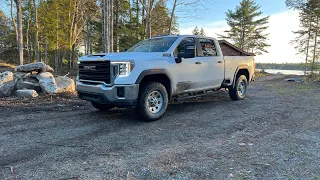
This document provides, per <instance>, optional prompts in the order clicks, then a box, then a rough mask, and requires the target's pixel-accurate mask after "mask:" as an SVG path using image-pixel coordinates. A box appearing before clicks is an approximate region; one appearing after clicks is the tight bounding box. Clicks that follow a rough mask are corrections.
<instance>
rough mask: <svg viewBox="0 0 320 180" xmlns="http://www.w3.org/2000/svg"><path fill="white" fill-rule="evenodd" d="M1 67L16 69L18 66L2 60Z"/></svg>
mask: <svg viewBox="0 0 320 180" xmlns="http://www.w3.org/2000/svg"><path fill="white" fill-rule="evenodd" d="M0 67H8V68H12V69H14V68H15V67H16V66H15V65H12V64H8V63H5V62H3V61H0Z"/></svg>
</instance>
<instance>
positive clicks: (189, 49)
mask: <svg viewBox="0 0 320 180" xmlns="http://www.w3.org/2000/svg"><path fill="white" fill-rule="evenodd" d="M183 50H184V51H183V53H179V54H178V58H176V59H175V60H176V63H181V62H182V58H186V59H188V58H194V57H196V45H195V44H185V45H184V47H183Z"/></svg>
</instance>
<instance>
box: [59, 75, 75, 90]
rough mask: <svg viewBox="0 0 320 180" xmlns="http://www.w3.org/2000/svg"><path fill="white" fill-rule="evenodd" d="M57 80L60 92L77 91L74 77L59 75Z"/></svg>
mask: <svg viewBox="0 0 320 180" xmlns="http://www.w3.org/2000/svg"><path fill="white" fill-rule="evenodd" d="M55 80H56V83H57V86H58V93H64V92H69V93H74V92H75V91H76V88H75V83H74V81H73V80H72V79H70V78H68V77H66V76H57V77H55Z"/></svg>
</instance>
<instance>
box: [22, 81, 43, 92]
mask: <svg viewBox="0 0 320 180" xmlns="http://www.w3.org/2000/svg"><path fill="white" fill-rule="evenodd" d="M16 89H18V90H21V89H30V90H35V91H37V92H40V91H41V87H40V84H39V81H38V80H37V79H35V78H22V79H19V80H18V82H17V85H16Z"/></svg>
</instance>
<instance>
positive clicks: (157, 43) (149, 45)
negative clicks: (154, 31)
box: [127, 37, 178, 52]
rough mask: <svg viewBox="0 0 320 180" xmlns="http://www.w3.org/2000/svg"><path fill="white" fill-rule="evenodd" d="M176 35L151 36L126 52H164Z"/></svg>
mask: <svg viewBox="0 0 320 180" xmlns="http://www.w3.org/2000/svg"><path fill="white" fill-rule="evenodd" d="M177 39H178V37H160V38H152V39H147V40H144V41H141V42H139V43H138V44H136V45H134V46H133V47H132V48H130V49H129V50H128V51H127V52H166V51H167V50H168V49H169V48H170V47H171V46H172V44H173V43H174V42H175V41H176V40H177Z"/></svg>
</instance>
